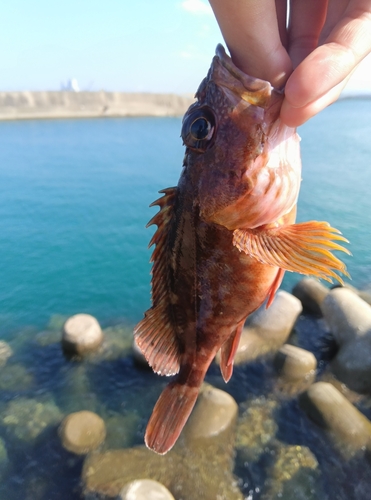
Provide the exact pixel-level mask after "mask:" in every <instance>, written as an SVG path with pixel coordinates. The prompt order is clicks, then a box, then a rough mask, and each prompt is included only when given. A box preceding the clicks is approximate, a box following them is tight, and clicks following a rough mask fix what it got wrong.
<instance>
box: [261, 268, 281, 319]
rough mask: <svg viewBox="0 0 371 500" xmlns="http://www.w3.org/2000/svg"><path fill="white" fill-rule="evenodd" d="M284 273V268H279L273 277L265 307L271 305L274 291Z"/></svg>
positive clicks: (277, 287)
mask: <svg viewBox="0 0 371 500" xmlns="http://www.w3.org/2000/svg"><path fill="white" fill-rule="evenodd" d="M284 275H285V270H284V269H279V270H278V273H277V275H276V277H275V278H274V281H273V283H272V286H271V287H270V289H269V292H268V295H267V299H268V300H267V303H266V306H265V308H266V309H268V307H269V306H271V305H272V302H273V301H274V297H275V295H276V292H277V290H278V289H279V287H280V285H281V283H282V280H283V277H284Z"/></svg>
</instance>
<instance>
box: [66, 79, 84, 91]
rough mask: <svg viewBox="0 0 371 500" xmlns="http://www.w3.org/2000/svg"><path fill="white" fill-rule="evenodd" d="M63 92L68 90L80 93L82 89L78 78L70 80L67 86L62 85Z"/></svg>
mask: <svg viewBox="0 0 371 500" xmlns="http://www.w3.org/2000/svg"><path fill="white" fill-rule="evenodd" d="M61 90H66V91H68V92H80V87H79V84H78V82H77V80H76V78H70V79H69V80H68V81H67V83H66V84H64V83H61Z"/></svg>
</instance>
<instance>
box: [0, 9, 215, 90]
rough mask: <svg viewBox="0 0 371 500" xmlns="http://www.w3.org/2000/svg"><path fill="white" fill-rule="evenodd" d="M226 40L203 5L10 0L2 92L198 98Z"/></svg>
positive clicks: (1, 45)
mask: <svg viewBox="0 0 371 500" xmlns="http://www.w3.org/2000/svg"><path fill="white" fill-rule="evenodd" d="M220 41H222V38H221V35H220V32H219V28H218V26H217V23H216V21H215V19H214V17H213V15H212V13H211V9H210V7H209V5H208V3H207V2H206V1H205V2H204V1H203V0H179V1H177V0H133V1H131V0H105V2H103V1H102V0H89V1H87V0H64V1H62V2H56V1H53V0H33V1H30V0H9V1H6V0H5V1H3V2H0V90H58V89H59V88H60V84H61V82H63V81H66V80H67V79H68V78H71V77H75V78H77V80H78V82H79V85H80V88H81V89H89V90H100V89H104V90H120V91H153V92H177V93H182V92H193V91H195V89H196V87H197V85H198V83H199V82H200V79H201V78H203V76H204V75H205V73H206V71H207V69H208V66H209V64H210V61H211V57H212V55H213V53H214V50H215V46H216V44H217V43H218V42H220Z"/></svg>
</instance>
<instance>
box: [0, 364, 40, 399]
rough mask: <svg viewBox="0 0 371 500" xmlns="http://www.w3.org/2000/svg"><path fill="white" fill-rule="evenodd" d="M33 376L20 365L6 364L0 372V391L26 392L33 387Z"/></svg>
mask: <svg viewBox="0 0 371 500" xmlns="http://www.w3.org/2000/svg"><path fill="white" fill-rule="evenodd" d="M34 383H35V381H34V377H33V375H32V374H31V373H30V372H29V371H28V370H27V369H26V368H25V367H24V366H23V365H21V364H19V363H17V364H7V365H5V366H4V367H3V368H2V369H1V370H0V389H1V390H3V391H17V392H21V391H27V390H28V389H30V388H31V387H32V386H33V385H34Z"/></svg>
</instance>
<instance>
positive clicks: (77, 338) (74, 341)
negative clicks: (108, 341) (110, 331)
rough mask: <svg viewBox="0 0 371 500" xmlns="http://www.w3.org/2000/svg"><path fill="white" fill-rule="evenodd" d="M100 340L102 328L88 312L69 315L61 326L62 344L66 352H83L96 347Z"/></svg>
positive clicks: (100, 342)
mask: <svg viewBox="0 0 371 500" xmlns="http://www.w3.org/2000/svg"><path fill="white" fill-rule="evenodd" d="M102 342H103V332H102V329H101V327H100V325H99V323H98V321H97V320H96V319H95V318H94V317H93V316H90V314H76V315H75V316H71V318H69V319H68V320H67V321H66V322H65V324H64V326H63V330H62V346H63V349H64V350H65V351H66V352H70V353H72V354H85V353H86V352H91V351H94V350H95V349H97V348H98V347H99V346H100V345H101V344H102Z"/></svg>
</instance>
